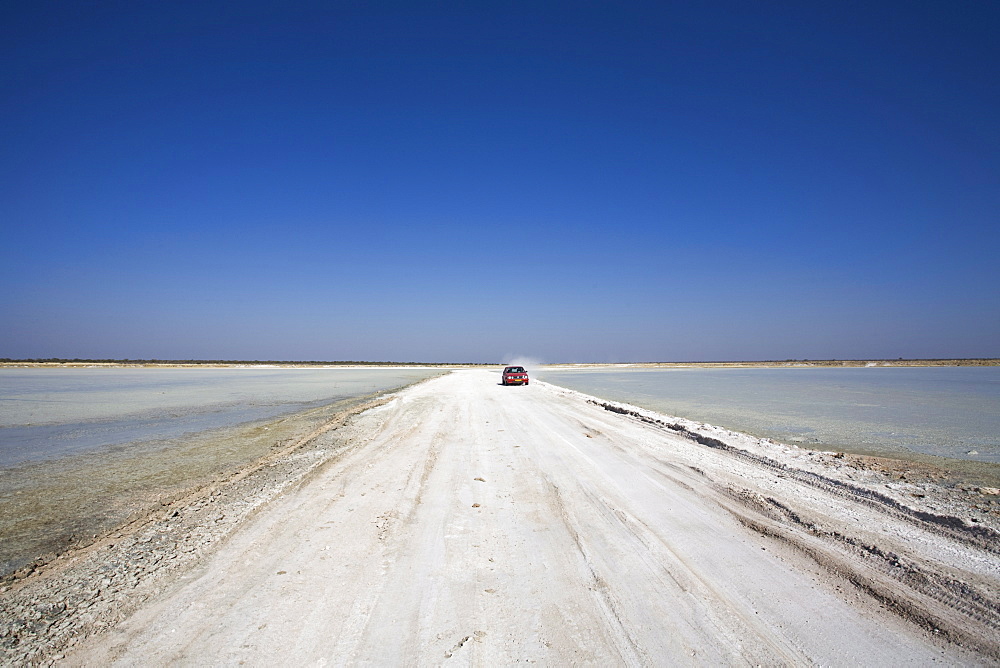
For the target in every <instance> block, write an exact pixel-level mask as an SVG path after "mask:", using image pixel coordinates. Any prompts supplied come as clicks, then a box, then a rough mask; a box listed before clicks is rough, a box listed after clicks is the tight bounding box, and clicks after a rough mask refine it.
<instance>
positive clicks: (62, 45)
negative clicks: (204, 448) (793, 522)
mask: <svg viewBox="0 0 1000 668" xmlns="http://www.w3.org/2000/svg"><path fill="white" fill-rule="evenodd" d="M998 34H1000V3H997V2H995V1H993V0H982V1H962V0H948V1H942V2H921V1H919V0H907V1H905V2H878V1H874V2H851V1H845V2H822V3H821V2H801V1H798V0H796V1H794V2H721V1H720V2H694V3H681V2H676V3H674V2H648V3H647V2H627V3H618V2H614V3H612V2H607V3H605V2H511V3H479V2H471V3H469V2H461V3H460V2H454V3H452V2H408V3H393V2H316V3H287V2H254V1H253V0H245V1H242V2H226V3H218V2H202V1H199V2H97V3H94V2H79V3H76V2H66V1H60V2H39V1H35V0H32V1H24V0H13V1H11V2H6V3H3V6H2V9H0V61H2V63H3V65H2V67H0V95H2V104H0V226H2V240H3V241H2V246H0V288H2V290H0V321H2V324H0V357H14V358H24V357H84V358H87V357H122V358H124V357H128V358H160V359H182V358H202V359H205V358H210V359H216V358H243V359H321V360H344V359H348V360H395V361H503V360H504V359H509V358H510V357H511V356H514V355H519V356H528V357H532V358H535V359H538V360H543V361H636V360H662V361H683V360H718V359H788V358H812V359H820V358H869V357H890V358H895V357H978V356H990V357H996V356H1000V252H998V249H1000V45H998V42H997V35H998Z"/></svg>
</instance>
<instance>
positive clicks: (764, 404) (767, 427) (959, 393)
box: [537, 367, 1000, 462]
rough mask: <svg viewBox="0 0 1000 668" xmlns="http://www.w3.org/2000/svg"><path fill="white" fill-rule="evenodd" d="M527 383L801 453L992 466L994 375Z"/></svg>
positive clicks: (800, 371) (597, 374) (609, 375)
mask: <svg viewBox="0 0 1000 668" xmlns="http://www.w3.org/2000/svg"><path fill="white" fill-rule="evenodd" d="M537 375H538V377H539V378H540V379H541V380H544V381H548V382H550V383H554V384H557V385H562V386H564V387H568V388H570V389H574V390H577V391H580V392H584V393H586V394H591V395H594V396H598V397H603V398H605V399H611V400H615V401H622V402H626V403H631V404H634V405H637V406H641V407H643V408H648V409H650V410H654V411H657V412H661V413H666V414H668V415H675V416H678V417H684V418H689V419H692V420H697V421H700V422H705V423H709V424H714V425H719V426H723V427H727V428H729V429H733V430H736V431H742V432H746V433H750V434H754V435H756V436H761V437H768V438H772V439H775V440H778V441H781V442H785V443H793V444H798V445H803V446H806V447H813V448H820V449H834V450H846V451H852V452H860V453H867V454H880V455H885V456H905V455H906V454H907V453H920V454H925V455H936V456H944V457H950V458H956V459H967V460H976V461H981V462H1000V367H873V368H857V367H852V368H778V369H703V368H686V369H683V368H682V369H568V370H567V369H542V370H540V371H539V372H538V374H537Z"/></svg>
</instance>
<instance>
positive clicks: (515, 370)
mask: <svg viewBox="0 0 1000 668" xmlns="http://www.w3.org/2000/svg"><path fill="white" fill-rule="evenodd" d="M503 384H504V385H527V384H528V372H527V371H525V370H524V367H523V366H508V367H505V368H504V370H503Z"/></svg>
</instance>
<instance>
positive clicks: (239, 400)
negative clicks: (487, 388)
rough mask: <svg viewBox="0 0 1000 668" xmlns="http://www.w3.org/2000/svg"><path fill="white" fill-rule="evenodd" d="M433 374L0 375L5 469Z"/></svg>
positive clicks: (0, 448) (268, 414) (0, 456)
mask: <svg viewBox="0 0 1000 668" xmlns="http://www.w3.org/2000/svg"><path fill="white" fill-rule="evenodd" d="M438 373H440V371H439V370H433V369H259V368H257V369H254V368H250V369H149V368H144V369H101V368H97V369H0V468H2V467H8V466H13V465H16V464H21V463H24V462H29V461H39V460H44V459H52V458H58V457H63V456H67V455H73V454H80V453H84V452H89V451H92V450H95V449H97V448H101V447H106V446H112V445H119V444H123V443H129V442H143V441H149V440H154V439H171V438H177V437H179V436H182V435H184V434H194V433H198V432H202V431H206V430H209V429H216V428H220V427H227V426H232V425H236V424H241V423H245V422H250V421H253V420H261V419H267V418H272V417H276V416H279V415H284V414H288V413H293V412H296V411H301V410H304V409H306V408H309V407H311V406H317V405H322V404H324V403H330V402H333V401H340V400H344V399H348V398H351V397H356V396H360V395H364V394H371V393H373V392H378V391H382V390H388V389H392V388H395V387H400V386H402V385H407V384H409V383H412V382H415V381H418V380H422V379H424V378H429V377H430V376H433V375H436V374H438Z"/></svg>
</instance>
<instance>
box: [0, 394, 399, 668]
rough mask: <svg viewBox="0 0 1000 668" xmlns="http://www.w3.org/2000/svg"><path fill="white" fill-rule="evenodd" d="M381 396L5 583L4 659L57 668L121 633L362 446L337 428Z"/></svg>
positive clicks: (0, 625)
mask: <svg viewBox="0 0 1000 668" xmlns="http://www.w3.org/2000/svg"><path fill="white" fill-rule="evenodd" d="M391 396H392V395H389V396H386V397H382V398H377V399H373V400H370V401H367V402H365V403H363V404H360V405H357V406H354V407H352V408H350V409H347V410H341V411H340V412H337V413H334V414H332V415H327V416H324V417H325V418H326V419H325V420H323V421H322V422H321V423H320V424H319V426H315V425H314V426H313V428H311V430H310V431H308V432H307V433H302V434H299V435H297V437H296V438H293V439H288V440H285V441H279V442H277V443H275V444H274V446H273V449H272V452H271V453H269V454H268V455H267V456H265V457H263V458H262V459H260V460H258V461H256V462H254V463H253V464H252V465H250V466H248V467H246V468H244V469H242V470H239V471H236V472H233V473H230V474H228V475H227V476H225V477H221V478H220V479H218V480H216V481H215V482H213V483H211V484H208V485H204V486H201V487H198V488H196V489H192V490H189V492H188V493H187V494H185V495H183V496H181V497H179V498H177V497H174V498H172V499H164V500H163V502H162V503H161V504H160V505H159V507H158V508H157V509H155V510H154V511H152V512H149V513H147V514H145V515H143V516H140V517H138V518H135V519H133V521H131V522H130V523H129V524H128V525H126V526H123V527H120V528H118V529H116V530H115V531H112V532H109V533H107V534H105V535H103V536H99V537H97V539H96V540H95V541H94V542H93V543H91V544H90V545H87V546H86V547H83V548H80V549H76V550H71V551H69V552H67V553H65V554H63V555H60V556H59V557H57V558H55V559H54V560H52V561H51V562H49V563H46V564H39V565H36V566H34V567H29V568H28V569H27V570H26V571H25V572H22V573H19V574H18V577H17V578H16V579H14V580H13V581H8V582H6V583H4V584H3V585H2V586H0V663H3V664H4V665H19V666H20V665H32V666H34V665H40V666H45V665H55V664H56V663H58V661H59V660H60V659H62V658H63V652H64V651H66V650H67V649H68V648H70V647H72V646H73V645H75V644H76V643H77V642H79V641H80V640H82V639H83V638H86V637H87V636H90V635H93V634H95V633H100V632H102V631H104V630H107V629H109V628H111V627H113V626H114V625H115V624H116V623H118V622H119V621H121V620H122V619H124V618H125V617H127V616H128V615H129V613H130V612H131V611H132V610H134V609H135V608H136V607H138V606H139V605H140V604H141V603H143V602H144V601H146V600H148V599H149V598H150V597H152V596H155V595H156V594H157V593H159V592H160V591H162V590H163V589H164V588H166V587H167V586H168V585H169V584H170V583H171V582H173V581H175V580H176V579H177V578H178V577H179V576H181V575H182V574H183V573H185V572H187V571H189V570H190V569H192V568H193V567H194V566H196V565H197V563H198V562H199V560H200V559H201V558H203V557H204V556H206V555H207V554H210V553H211V552H213V551H214V550H215V549H216V548H217V547H218V546H219V545H220V544H221V543H222V541H224V540H225V539H226V537H227V536H229V535H230V534H231V533H232V532H233V531H234V530H235V529H236V528H237V527H239V526H240V525H241V524H242V523H243V522H244V521H246V520H247V519H248V518H250V517H252V516H253V515H254V513H255V512H256V511H257V510H258V509H260V508H261V507H263V506H264V505H265V504H267V503H268V502H269V501H270V500H272V499H274V498H275V497H277V496H278V495H280V494H281V493H282V492H284V491H286V490H288V489H289V488H292V487H294V486H296V485H299V484H302V483H303V482H304V481H305V480H307V479H308V477H309V476H310V474H311V473H313V472H315V471H317V470H318V469H319V468H320V467H322V466H323V465H324V464H325V463H327V462H330V461H332V460H334V459H336V458H337V457H339V456H340V455H342V454H344V453H346V452H347V451H349V450H350V449H351V448H353V447H357V446H355V445H354V444H353V443H352V442H351V441H348V440H346V439H343V438H341V437H340V436H339V434H338V433H337V428H338V427H341V426H343V425H344V424H346V423H347V422H348V421H349V420H350V418H351V417H352V416H353V415H356V414H358V413H360V412H362V411H365V410H368V409H370V408H373V407H375V406H378V405H381V404H384V403H387V402H388V401H390V400H391Z"/></svg>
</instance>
